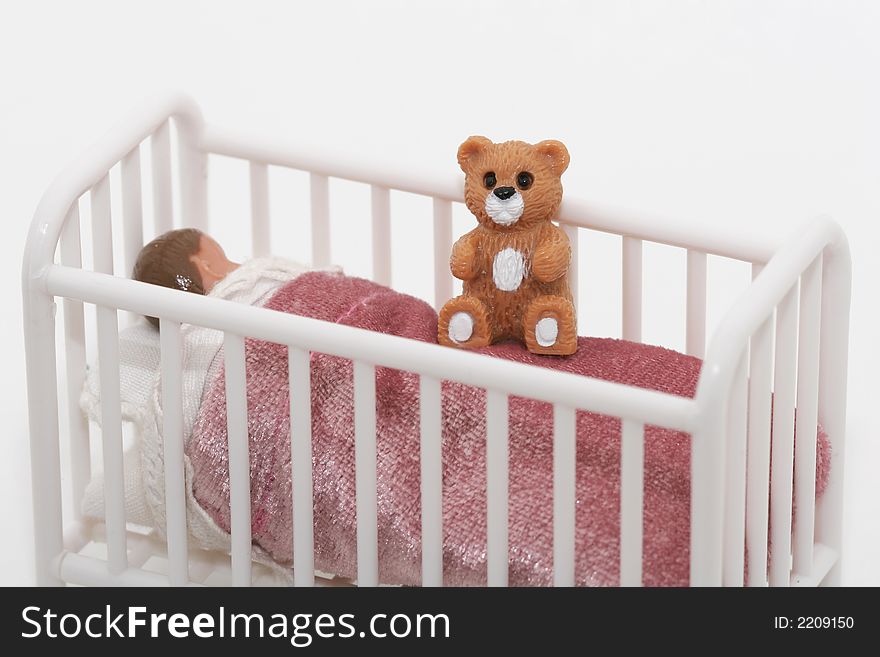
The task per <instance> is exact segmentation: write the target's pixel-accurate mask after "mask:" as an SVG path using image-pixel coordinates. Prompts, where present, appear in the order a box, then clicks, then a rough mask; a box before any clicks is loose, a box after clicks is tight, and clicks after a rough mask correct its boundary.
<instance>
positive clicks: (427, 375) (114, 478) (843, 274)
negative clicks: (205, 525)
mask: <svg viewBox="0 0 880 657" xmlns="http://www.w3.org/2000/svg"><path fill="white" fill-rule="evenodd" d="M171 121H173V122H174V123H175V127H176V131H177V135H178V137H177V139H178V161H179V166H178V169H179V182H180V198H181V208H182V214H183V217H184V218H185V219H184V221H185V223H186V225H192V226H195V227H197V228H203V229H206V228H207V226H208V221H207V219H208V217H207V202H206V199H207V186H206V182H207V156H208V154H220V155H225V156H230V157H233V158H238V159H241V160H245V161H248V162H249V164H250V184H251V209H252V235H253V244H254V251H255V253H256V254H262V253H267V252H268V251H269V244H270V240H269V233H268V225H269V224H268V214H269V209H268V208H269V203H268V184H267V167H268V166H270V165H272V166H279V167H287V168H291V169H296V170H301V171H305V172H308V173H309V174H310V181H311V222H312V223H311V225H312V254H313V261H314V263H315V264H318V265H322V264H328V263H329V259H330V231H329V223H328V217H329V211H328V207H329V205H328V203H329V201H328V199H329V192H328V189H329V188H328V178H329V177H336V178H342V179H347V180H352V181H359V182H362V183H366V184H369V185H371V186H372V187H371V189H372V239H373V251H372V253H373V274H374V279H375V280H377V281H378V282H380V283H388V282H389V279H390V263H389V259H390V237H391V224H390V209H389V208H390V203H389V190H402V191H405V192H411V193H415V194H419V195H423V196H427V197H431V198H432V199H433V211H434V230H433V242H434V256H435V257H434V260H435V301H437V302H438V303H439V302H442V301H443V300H445V299H447V298H449V297H450V296H451V295H452V279H451V276H450V273H449V268H448V254H449V252H450V247H451V242H452V229H451V217H452V203H453V202H460V201H461V200H462V181H461V178H460V177H457V176H450V177H449V178H448V179H446V178H444V179H433V178H431V177H425V176H418V175H415V174H412V173H411V172H410V168H409V167H407V169H406V170H395V169H394V168H392V167H391V166H386V165H384V164H382V165H381V166H376V163H355V162H353V161H350V160H348V159H346V160H345V161H338V160H332V159H327V158H325V157H324V156H323V155H322V154H321V153H320V152H305V151H304V150H303V149H300V148H296V147H295V146H288V147H286V146H282V145H280V144H279V143H278V142H277V141H276V140H274V139H272V140H268V139H262V140H261V139H259V138H254V137H251V136H247V137H245V136H237V135H234V134H233V133H230V132H227V131H226V130H220V129H217V128H215V127H213V126H210V125H205V124H204V122H203V119H202V116H201V112H200V110H199V108H198V106H197V105H196V104H195V103H194V102H193V101H192V100H190V99H189V98H187V97H186V96H183V95H173V96H170V97H168V98H164V99H161V100H158V101H156V102H151V103H146V104H145V105H144V106H143V107H141V108H139V109H138V111H136V112H134V113H133V115H132V116H131V117H130V118H129V119H128V120H127V121H126V122H125V123H123V124H122V125H120V126H118V127H117V128H116V129H115V130H114V131H113V132H112V133H111V134H109V135H108V136H107V137H106V138H105V139H104V140H102V141H101V142H100V143H99V144H98V145H97V146H96V147H95V148H94V149H93V150H91V151H89V152H88V153H87V154H85V155H83V156H82V157H81V158H79V159H78V160H77V161H76V162H75V163H74V164H73V165H72V166H71V167H70V168H68V169H67V170H66V171H65V172H64V173H62V174H61V175H60V176H59V177H58V178H57V180H55V182H54V183H53V184H52V186H51V187H50V188H49V190H48V191H47V192H46V194H45V195H44V197H43V199H42V201H41V202H40V204H39V207H38V209H37V211H36V214H35V216H34V219H33V222H32V225H31V229H30V233H29V235H28V240H27V246H26V250H25V255H24V263H23V294H24V326H25V337H26V352H27V378H28V380H27V385H28V397H29V420H30V440H31V459H32V471H33V482H34V484H33V498H34V525H35V552H36V573H37V582H38V583H39V584H41V585H59V584H63V583H67V582H69V583H78V584H132V585H138V584H169V583H170V584H173V585H181V584H187V583H193V582H197V581H203V580H204V577H205V574H206V573H207V572H209V571H210V570H211V569H212V568H223V567H225V568H231V578H232V582H233V584H236V585H250V584H252V583H260V580H259V578H254V577H253V576H252V575H253V573H252V562H251V536H250V502H249V501H250V493H249V487H250V482H249V475H248V450H247V441H246V439H245V438H246V406H245V383H244V337H245V336H248V337H255V338H259V339H263V340H269V341H273V342H277V343H281V344H284V345H287V346H288V347H289V359H290V366H291V367H290V386H291V391H292V394H291V400H292V401H291V404H292V409H291V417H292V419H293V421H292V439H291V449H292V457H293V465H294V472H293V481H294V490H293V496H294V498H296V499H303V498H310V497H311V495H312V484H311V482H312V472H311V442H310V408H309V404H308V402H307V400H308V399H309V394H308V387H309V377H308V353H309V351H319V352H324V353H328V354H334V355H337V356H342V357H346V358H350V359H352V360H353V361H354V386H355V388H354V389H355V435H356V441H355V442H356V490H357V563H358V577H357V580H358V584H359V585H376V584H377V583H378V556H377V545H376V499H375V486H376V459H375V397H374V393H375V380H374V371H375V367H376V366H387V367H393V368H397V369H402V370H408V371H411V372H416V373H418V374H419V375H420V376H421V450H422V466H421V470H422V510H423V511H422V528H423V555H422V561H423V583H424V584H425V585H434V586H436V585H440V584H442V549H441V541H442V518H441V469H440V467H441V466H440V381H441V380H443V379H448V380H454V381H460V382H462V383H465V384H469V385H473V386H478V387H481V388H485V389H487V390H488V398H487V475H488V484H487V486H488V493H487V495H488V498H487V503H488V509H487V510H488V516H487V523H488V547H487V560H488V582H489V584H490V585H496V586H497V585H501V586H503V585H506V583H507V564H508V559H507V553H508V536H507V523H506V522H505V519H506V518H507V515H508V508H507V493H508V482H507V454H508V444H507V440H508V432H507V426H506V424H507V397H508V395H518V396H523V397H531V398H535V399H539V400H543V401H546V402H550V403H552V404H554V485H553V492H554V504H553V517H554V525H553V531H554V556H553V560H554V564H555V567H554V582H555V584H556V585H562V586H566V585H572V584H573V583H574V581H575V572H574V556H575V554H574V517H575V514H574V510H575V503H574V502H575V496H574V490H575V471H574V453H575V451H574V450H575V442H574V439H575V422H574V420H575V409H583V410H589V411H594V412H597V413H603V414H607V415H612V416H617V417H620V418H622V420H623V424H622V450H621V452H622V453H621V458H622V464H621V552H620V555H621V556H620V558H621V563H620V582H621V584H623V585H635V586H638V585H640V584H641V583H642V558H641V557H642V491H643V470H642V461H643V437H644V431H643V430H644V425H645V424H652V425H658V426H663V427H668V428H672V429H676V430H681V431H686V432H690V433H691V434H692V437H693V438H692V441H693V459H692V484H691V485H692V489H691V565H690V581H691V584H692V585H721V584H723V585H734V586H739V585H743V584H744V582H743V572H744V567H743V566H744V563H743V562H744V555H743V545H744V543H745V544H746V545H747V546H748V559H749V564H748V566H749V568H748V573H749V576H748V582H746V583H747V584H748V585H757V586H764V585H767V584H769V585H772V586H788V585H790V584H791V585H817V584H820V583H822V584H837V583H839V581H840V566H841V560H840V554H841V517H842V503H843V497H842V495H843V455H844V443H845V430H846V425H845V411H846V380H847V351H848V321H849V300H850V276H851V274H850V258H849V249H848V246H847V242H846V238H845V236H844V235H843V233H842V232H841V230H840V229H839V227H838V226H837V225H836V224H835V223H833V222H832V221H830V220H828V219H819V220H816V221H814V222H812V223H811V224H809V225H807V226H806V227H805V228H804V229H803V230H801V231H799V232H798V233H797V234H796V235H795V236H794V237H793V238H792V239H791V240H789V241H786V242H784V243H782V244H775V243H772V242H768V240H766V239H765V238H764V237H763V236H754V237H753V236H749V235H743V234H741V233H740V232H738V231H737V230H736V229H735V227H731V228H730V229H726V230H724V229H719V228H717V227H715V226H712V227H708V226H707V225H704V224H696V225H694V224H687V223H682V222H669V221H668V220H660V219H657V218H654V217H650V216H643V215H641V214H632V213H623V212H619V211H614V210H608V209H604V208H599V207H596V206H595V205H594V204H592V203H588V202H584V201H581V200H578V199H577V198H576V197H575V196H574V195H572V194H570V193H569V194H568V195H567V196H566V199H565V201H564V203H563V206H562V208H561V211H560V224H561V225H562V226H563V227H564V229H565V230H566V231H567V232H568V233H569V235H570V236H572V237H573V238H576V237H577V234H578V233H577V231H578V229H579V228H589V229H594V230H599V231H604V232H607V233H612V234H615V235H620V236H622V238H623V240H622V243H623V255H622V258H623V260H622V261H623V272H622V273H623V292H622V294H623V297H622V308H623V311H622V312H623V318H622V319H623V337H624V338H626V339H629V340H636V341H638V340H640V339H641V310H642V308H641V303H642V244H643V241H653V242H658V243H661V244H667V245H673V246H677V247H683V248H685V249H687V351H688V353H691V354H694V355H697V356H701V357H702V356H703V355H704V354H703V351H704V345H705V335H706V296H707V295H706V259H707V254H716V255H722V256H726V257H730V258H735V259H738V260H742V261H746V262H749V263H751V265H752V271H753V281H752V283H751V286H750V287H749V289H748V291H747V292H746V293H745V294H744V295H743V296H742V297H741V298H739V299H738V300H737V301H736V302H735V303H734V305H733V306H732V308H731V309H730V311H729V312H728V313H727V314H726V316H725V317H724V319H723V320H722V322H721V323H720V325H719V327H718V329H717V330H716V332H715V334H714V336H713V337H712V340H711V342H710V343H709V346H708V349H707V350H706V353H705V362H704V366H703V370H702V373H701V376H700V381H699V385H698V389H697V394H696V396H695V398H694V399H684V398H681V397H677V396H673V395H669V394H664V393H661V392H655V391H650V390H644V389H639V388H635V387H630V386H625V385H621V384H616V383H610V382H607V381H601V380H597V379H591V378H587V377H580V376H575V375H572V374H567V373H562V372H557V371H551V370H547V369H542V368H535V367H530V366H527V365H522V364H518V363H514V362H509V361H505V360H500V359H493V358H489V357H486V356H481V355H477V354H474V353H469V352H465V351H458V350H452V349H448V348H444V347H440V346H437V345H432V344H425V343H421V342H416V341H412V340H407V339H403V338H399V337H395V336H390V335H383V334H379V333H373V332H369V331H365V330H361V329H357V328H352V327H348V326H341V325H336V324H330V323H326V322H321V321H318V320H314V319H308V318H304V317H298V316H293V315H286V314H282V313H278V312H275V311H271V310H267V309H263V308H255V307H250V306H245V305H240V304H233V303H230V302H226V301H222V300H218V299H214V298H208V297H196V296H195V295H181V294H178V293H176V292H174V291H171V290H168V289H164V288H159V287H155V286H150V285H146V284H142V283H139V282H136V281H131V280H127V279H126V278H123V277H115V276H113V275H112V271H113V246H112V240H111V221H112V218H111V210H110V184H109V171H110V169H111V168H112V167H113V166H114V165H116V164H117V163H119V162H121V177H122V190H123V198H122V208H123V222H124V226H123V230H124V243H125V262H126V266H127V267H129V268H130V266H131V264H132V262H133V260H134V257H135V256H136V254H137V252H138V250H139V249H140V247H141V245H142V241H141V240H142V236H141V233H142V198H141V175H140V157H139V149H140V148H141V147H142V142H144V141H145V140H146V139H148V138H149V140H150V148H151V151H152V162H153V164H152V177H153V192H154V197H153V199H154V204H155V207H156V210H157V213H156V216H157V217H160V219H159V221H167V225H165V226H161V225H157V232H160V231H161V230H164V229H170V228H171V217H172V166H171V157H172V149H171V148H170V127H169V126H170V122H171ZM87 192H88V193H89V194H90V195H91V208H92V209H91V215H92V234H93V254H94V256H93V257H94V265H95V271H94V272H93V271H86V270H83V269H82V264H81V249H80V233H79V215H78V199H79V198H80V196H81V195H83V194H85V193H87ZM577 243H578V242H577V239H572V245H573V263H574V264H573V267H572V269H573V271H574V272H577V261H578V255H577ZM56 249H57V251H58V253H59V256H60V257H59V260H60V262H56V257H55V256H56ZM576 283H577V277H576V276H574V277H573V278H572V284H573V285H576ZM56 297H62V298H63V299H64V304H65V312H64V317H65V322H64V329H65V338H64V346H65V358H66V369H67V380H66V382H65V386H64V390H65V391H66V394H67V396H68V407H69V410H68V417H67V418H66V429H67V434H68V438H69V440H70V446H71V467H70V472H71V484H72V492H73V496H74V500H77V501H78V500H80V499H81V497H82V494H83V491H84V489H85V486H86V484H87V482H88V481H89V477H90V462H89V456H88V455H89V440H90V437H89V426H88V424H87V423H86V421H85V420H84V419H83V418H82V417H81V415H80V413H79V409H78V404H77V400H78V397H79V393H80V389H81V386H82V382H83V377H84V375H85V346H84V345H85V333H84V322H83V316H84V315H83V302H87V303H92V304H96V306H97V315H96V317H97V323H96V327H97V333H98V336H97V339H98V358H99V359H100V361H101V363H102V365H103V367H101V369H100V374H101V395H102V401H103V408H102V413H103V417H102V425H103V427H104V429H103V431H102V432H101V439H102V443H103V461H104V469H105V503H106V518H105V522H104V523H101V524H98V525H95V524H91V523H89V522H88V521H86V520H84V519H83V518H82V517H81V516H80V514H79V511H78V509H75V510H74V519H73V522H71V523H67V525H66V528H65V526H64V524H63V519H62V479H61V468H60V449H59V417H58V415H59V414H58V396H57V388H58V383H59V382H58V380H57V374H56V334H55V331H56V329H55V298H56ZM118 310H126V311H131V312H134V313H139V314H144V315H152V316H156V317H160V318H161V323H162V330H161V349H162V365H161V369H162V377H163V407H164V435H165V437H166V440H165V447H164V449H165V462H166V496H167V500H168V504H167V506H168V525H167V548H166V546H165V545H164V543H165V541H164V540H162V541H161V542H159V541H158V539H157V538H156V537H152V538H150V537H147V538H145V537H143V536H141V535H139V534H137V533H135V532H133V531H131V530H130V529H129V528H128V527H127V525H126V521H125V511H124V508H123V495H122V490H123V470H122V423H121V420H120V409H119V403H118V402H119V371H118V364H119V358H118V325H117V312H118ZM181 322H189V323H193V324H198V325H203V326H208V327H212V328H215V329H219V330H221V331H224V333H225V343H224V344H225V359H226V368H227V369H226V381H227V390H226V392H227V399H228V424H229V435H230V437H231V440H230V449H229V462H230V485H231V523H232V528H231V536H232V549H231V566H230V565H229V560H228V558H227V557H225V556H224V555H220V556H218V555H207V554H203V553H201V552H200V551H197V550H192V549H188V546H187V540H186V537H187V528H186V515H185V509H184V473H183V465H182V463H183V444H182V411H181V401H180V390H181V386H180V349H181V344H180V333H179V330H180V323H181ZM774 324H775V327H776V330H775V334H776V341H775V342H776V344H775V349H773V348H772V344H771V343H772V341H773V334H774ZM820 334H821V341H820V340H819V336H820ZM771 379H773V383H772V386H771ZM771 387H772V389H773V390H775V402H774V407H775V412H774V413H773V419H772V427H773V433H774V436H775V437H777V439H775V440H774V441H773V444H772V450H773V474H772V493H773V495H772V505H771V506H770V508H769V509H768V502H767V500H768V495H769V494H770V492H771V491H770V481H771V477H770V452H771V445H770V429H771V419H770V418H771V415H770V393H771ZM795 403H797V407H798V413H797V426H798V427H799V428H800V427H805V428H803V429H800V431H801V432H802V433H803V432H806V431H807V430H808V429H807V428H809V430H810V431H811V432H813V433H814V432H815V427H816V422H817V419H818V420H819V421H820V422H821V423H822V425H823V426H824V428H825V429H826V431H827V434H828V436H829V438H830V440H831V443H832V463H831V471H830V479H829V481H828V486H827V489H826V491H825V493H824V495H823V496H822V498H821V499H820V500H819V501H818V503H814V501H813V499H814V495H813V493H814V487H815V477H814V473H815V462H816V449H815V441H799V442H798V449H797V451H796V452H795V450H794V449H793V429H794V427H795V418H794V408H795ZM801 445H804V446H805V448H803V449H801V448H800V446H801ZM747 447H748V458H747V457H746V453H747V449H746V448H747ZM172 463H175V464H178V467H170V464H172ZM792 471H794V473H793V474H792ZM792 489H793V490H794V491H795V494H796V495H797V496H798V500H799V504H798V517H797V522H796V523H795V525H794V527H792V521H791V512H792V509H791V506H792V505H791V492H792ZM74 506H75V507H76V506H78V504H75V505H74ZM296 508H297V512H296V514H295V517H294V535H295V540H294V551H293V555H294V568H293V576H294V584H295V585H299V586H308V585H311V584H313V583H314V580H315V578H314V561H313V530H312V510H311V505H302V504H300V505H298V506H297V507H296ZM768 518H769V519H770V520H772V536H771V539H772V542H773V546H774V549H773V554H772V556H770V557H769V560H768V554H767V539H768ZM89 540H104V541H106V545H107V557H106V559H103V558H94V557H89V556H85V555H83V554H80V553H79V552H80V549H81V548H82V547H83V545H84V544H85V543H87V542H88V541H89ZM157 552H160V553H161V554H162V556H167V560H168V571H167V575H160V574H156V573H154V572H149V571H147V570H144V569H142V568H141V566H142V565H143V563H144V562H145V561H146V560H147V558H148V557H149V556H150V555H151V554H155V553H157ZM789 555H791V556H792V557H793V558H792V559H789ZM224 564H225V565H224ZM765 566H766V569H765ZM765 570H766V572H768V577H765V576H764V573H765ZM252 580H253V581H252Z"/></svg>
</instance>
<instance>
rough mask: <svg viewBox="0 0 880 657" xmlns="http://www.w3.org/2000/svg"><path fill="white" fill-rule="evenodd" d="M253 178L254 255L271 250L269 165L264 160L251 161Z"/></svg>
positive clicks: (252, 241)
mask: <svg viewBox="0 0 880 657" xmlns="http://www.w3.org/2000/svg"><path fill="white" fill-rule="evenodd" d="M250 178H251V251H252V255H254V256H265V255H269V253H270V252H271V250H272V249H271V247H270V244H271V243H272V238H271V230H272V229H271V227H270V225H269V167H268V166H266V165H265V164H263V163H262V162H251V163H250Z"/></svg>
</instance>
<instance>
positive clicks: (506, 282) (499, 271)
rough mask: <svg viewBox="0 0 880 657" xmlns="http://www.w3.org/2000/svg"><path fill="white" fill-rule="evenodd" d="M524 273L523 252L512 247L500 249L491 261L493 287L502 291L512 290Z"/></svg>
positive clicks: (517, 285)
mask: <svg viewBox="0 0 880 657" xmlns="http://www.w3.org/2000/svg"><path fill="white" fill-rule="evenodd" d="M525 275H526V261H525V258H524V257H523V254H522V253H521V252H519V251H517V250H516V249H514V248H512V247H507V248H506V249H502V250H501V251H499V252H498V253H496V254H495V258H494V260H493V261H492V280H493V281H494V282H495V287H497V288H498V289H499V290H502V291H504V292H513V291H514V290H516V289H517V288H518V287H519V286H520V284H521V283H522V280H523V278H525Z"/></svg>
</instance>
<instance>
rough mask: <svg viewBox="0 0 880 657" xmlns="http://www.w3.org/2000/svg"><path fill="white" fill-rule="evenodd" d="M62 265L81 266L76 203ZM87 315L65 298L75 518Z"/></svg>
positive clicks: (83, 473)
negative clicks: (80, 406)
mask: <svg viewBox="0 0 880 657" xmlns="http://www.w3.org/2000/svg"><path fill="white" fill-rule="evenodd" d="M61 264H62V265H65V266H67V267H74V268H76V269H79V268H81V267H82V249H81V243H80V235H79V206H78V205H77V204H76V203H74V204H73V206H71V208H70V211H69V212H68V213H67V219H65V221H64V230H63V232H62V233H61ZM85 336H86V332H85V313H84V311H83V303H82V301H77V300H76V299H68V298H65V299H64V358H65V365H66V368H67V377H66V378H67V426H68V428H69V431H68V437H69V439H70V483H71V490H72V491H73V502H74V503H73V517H74V519H76V520H80V519H81V518H82V509H81V505H80V502H81V501H82V499H83V494H84V493H85V490H86V486H87V485H88V483H89V480H90V479H91V476H92V475H91V472H92V466H91V457H90V447H89V445H90V441H89V423H88V421H87V420H86V418H85V416H84V415H83V413H82V411H80V408H79V397H80V394H81V393H82V387H83V381H84V380H85V377H86V337H85Z"/></svg>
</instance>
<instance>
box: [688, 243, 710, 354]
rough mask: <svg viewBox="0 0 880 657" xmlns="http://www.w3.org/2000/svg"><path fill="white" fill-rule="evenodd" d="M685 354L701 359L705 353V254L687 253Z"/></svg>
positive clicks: (691, 251) (699, 252)
mask: <svg viewBox="0 0 880 657" xmlns="http://www.w3.org/2000/svg"><path fill="white" fill-rule="evenodd" d="M685 343H686V349H687V353H688V354H690V355H691V356H696V357H697V358H702V357H703V356H704V355H705V351H706V254H705V253H703V252H701V251H693V250H690V249H688V252H687V327H686V336H685Z"/></svg>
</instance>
